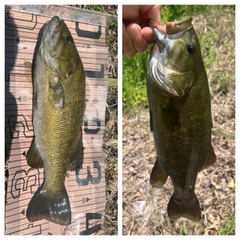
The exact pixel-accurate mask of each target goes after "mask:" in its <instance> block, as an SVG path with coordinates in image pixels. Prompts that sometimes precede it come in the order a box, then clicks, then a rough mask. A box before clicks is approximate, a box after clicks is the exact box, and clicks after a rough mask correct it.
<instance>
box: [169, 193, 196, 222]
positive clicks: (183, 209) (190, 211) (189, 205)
mask: <svg viewBox="0 0 240 240" xmlns="http://www.w3.org/2000/svg"><path fill="white" fill-rule="evenodd" d="M176 196H177V195H176V193H175V192H174V193H173V195H172V197H171V199H170V201H169V203H168V208H167V211H168V216H169V218H171V219H173V220H175V219H177V218H180V217H185V218H188V219H190V220H192V221H195V222H198V221H200V220H201V209H200V205H199V201H198V198H197V196H196V194H195V193H193V196H191V198H189V199H179V198H177V197H176Z"/></svg>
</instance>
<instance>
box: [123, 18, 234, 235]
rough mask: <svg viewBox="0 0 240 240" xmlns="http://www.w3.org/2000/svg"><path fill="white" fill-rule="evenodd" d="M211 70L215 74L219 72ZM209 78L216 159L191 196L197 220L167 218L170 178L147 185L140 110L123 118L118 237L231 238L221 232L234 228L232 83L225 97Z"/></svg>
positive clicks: (148, 153)
mask: <svg viewBox="0 0 240 240" xmlns="http://www.w3.org/2000/svg"><path fill="white" fill-rule="evenodd" d="M206 21H207V20H206ZM196 22H197V21H196ZM222 58H223V56H222ZM223 61H226V64H229V65H230V64H231V66H229V69H234V66H235V65H234V59H232V60H231V61H233V63H230V61H229V60H223ZM215 68H216V69H215V70H214V71H216V72H217V71H219V69H217V66H215ZM226 68H227V66H226ZM216 72H215V73H216ZM211 73H212V74H211ZM225 73H226V75H227V74H228V73H229V71H227V72H225ZM208 76H209V82H210V90H211V96H212V99H211V104H212V119H213V129H212V144H213V148H214V151H215V153H216V156H217V161H216V163H215V164H214V165H213V166H211V167H209V168H207V169H205V170H203V171H202V172H200V173H199V174H198V178H197V182H196V186H195V193H196V195H197V197H198V199H199V202H200V206H201V211H202V219H201V221H200V222H199V223H195V222H192V221H190V220H187V219H185V218H180V219H178V220H176V221H171V220H170V219H169V218H168V216H167V204H168V201H169V199H170V197H171V195H172V193H173V186H172V183H171V180H170V178H168V180H167V183H166V184H165V185H164V186H163V187H162V188H161V189H155V188H154V189H153V188H152V187H151V185H150V183H149V178H150V173H151V170H152V167H153V165H154V162H155V159H156V152H155V147H154V141H153V135H152V133H151V132H150V126H149V112H148V109H142V110H141V111H139V112H138V113H137V114H132V115H130V114H128V115H124V116H123V170H122V173H123V179H122V181H123V197H122V199H123V220H122V224H123V235H219V234H224V235H228V234H234V233H233V232H232V231H231V232H228V230H226V229H227V227H228V225H229V222H230V221H231V224H233V226H232V227H233V229H235V81H234V76H233V77H232V78H233V81H231V83H230V84H229V85H228V91H227V93H224V92H223V91H216V90H215V89H214V87H212V85H211V83H213V82H214V81H213V80H214V79H213V78H214V77H213V70H212V69H210V72H208ZM215 76H216V75H215ZM227 77H228V76H227ZM232 219H233V220H232ZM233 231H234V230H233Z"/></svg>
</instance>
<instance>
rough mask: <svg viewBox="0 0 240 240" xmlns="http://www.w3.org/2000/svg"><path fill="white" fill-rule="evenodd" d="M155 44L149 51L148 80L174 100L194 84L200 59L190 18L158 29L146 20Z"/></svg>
mask: <svg viewBox="0 0 240 240" xmlns="http://www.w3.org/2000/svg"><path fill="white" fill-rule="evenodd" d="M150 26H151V28H152V30H153V34H154V37H155V39H156V43H155V45H154V46H153V48H152V51H151V55H150V59H149V65H148V79H149V80H150V81H151V82H152V83H153V84H155V85H156V86H158V87H160V88H161V89H162V90H164V91H166V92H167V93H169V94H171V95H174V96H184V95H185V94H186V93H187V92H188V91H189V89H190V88H191V87H192V85H193V84H194V81H195V79H196V73H197V71H198V68H199V67H201V65H200V66H199V64H202V62H201V61H202V56H201V51H200V46H199V42H198V38H197V35H196V33H195V31H194V28H193V26H192V18H191V17H190V18H187V19H186V20H184V21H181V22H168V23H166V25H159V24H156V23H154V22H153V21H151V20H150Z"/></svg>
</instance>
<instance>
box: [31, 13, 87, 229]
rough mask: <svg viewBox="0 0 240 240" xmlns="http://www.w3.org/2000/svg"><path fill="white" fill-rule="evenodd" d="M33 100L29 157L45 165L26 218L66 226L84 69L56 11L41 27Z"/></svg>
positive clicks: (33, 164) (78, 149)
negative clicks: (68, 180)
mask: <svg viewBox="0 0 240 240" xmlns="http://www.w3.org/2000/svg"><path fill="white" fill-rule="evenodd" d="M33 102H34V106H33V126H34V134H35V138H34V141H33V142H32V145H31V147H30V149H29V151H28V152H27V162H28V165H29V166H30V167H32V168H39V167H44V183H43V184H42V186H41V187H40V188H39V189H38V190H37V192H36V193H35V195H34V196H33V198H32V199H31V201H30V202H29V205H28V209H27V218H28V220H29V221H31V222H34V221H37V220H41V219H47V220H49V221H52V222H54V223H57V224H61V225H68V224H70V223H71V207H70V203H69V198H68V194H67V191H66V189H65V185H64V182H65V177H66V174H67V170H68V169H70V168H72V169H74V167H75V166H76V164H78V162H79V155H80V152H81V151H82V122H83V115H84V110H85V74H84V69H83V64H82V61H81V59H80V57H79V54H78V51H77V49H76V46H75V44H74V41H73V38H72V36H71V33H70V31H69V29H68V27H67V25H66V24H65V23H64V21H63V20H60V19H59V17H57V16H55V17H53V18H52V19H51V20H50V21H49V22H48V23H47V24H46V25H45V26H44V29H43V34H42V38H41V42H40V45H39V49H38V52H37V56H36V63H35V67H34V100H33ZM80 161H81V160H80Z"/></svg>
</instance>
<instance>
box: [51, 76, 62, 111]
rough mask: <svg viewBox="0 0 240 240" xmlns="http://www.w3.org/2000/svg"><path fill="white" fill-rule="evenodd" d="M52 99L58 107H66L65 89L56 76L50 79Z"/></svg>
mask: <svg viewBox="0 0 240 240" xmlns="http://www.w3.org/2000/svg"><path fill="white" fill-rule="evenodd" d="M49 90H50V99H51V102H52V104H53V105H54V107H55V108H57V109H62V108H63V107H64V100H65V99H64V91H63V87H62V84H61V81H60V80H59V78H57V77H55V78H53V79H50V80H49Z"/></svg>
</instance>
